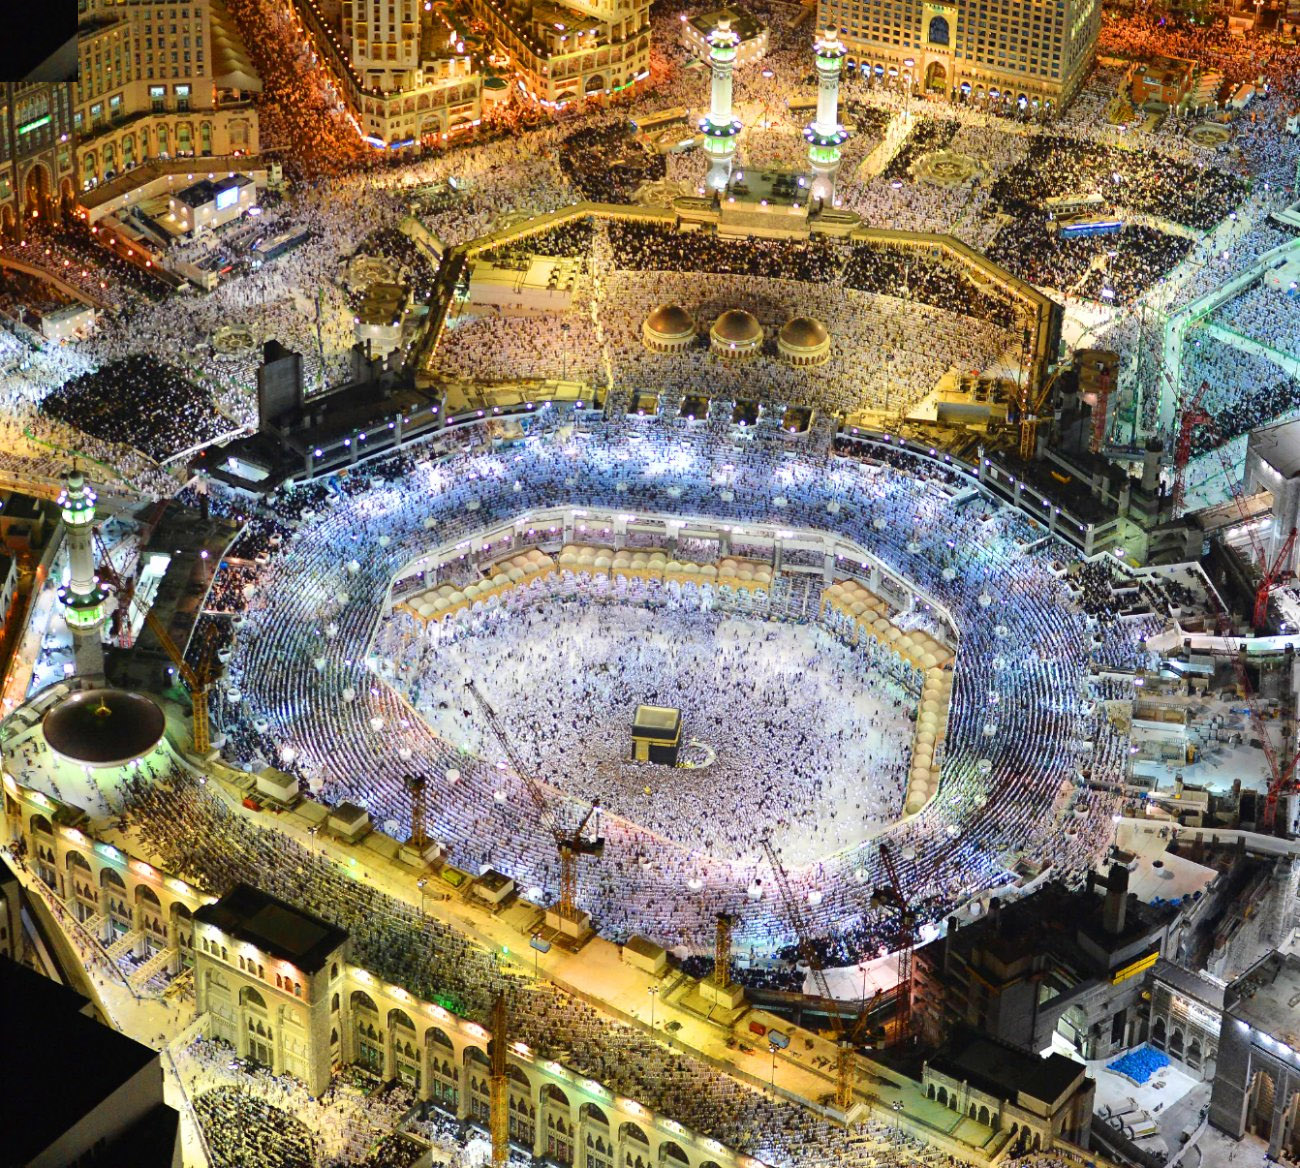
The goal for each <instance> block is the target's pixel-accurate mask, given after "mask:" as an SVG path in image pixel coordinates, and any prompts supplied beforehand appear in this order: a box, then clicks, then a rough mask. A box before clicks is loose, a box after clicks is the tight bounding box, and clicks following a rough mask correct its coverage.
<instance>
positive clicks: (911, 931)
mask: <svg viewBox="0 0 1300 1168" xmlns="http://www.w3.org/2000/svg"><path fill="white" fill-rule="evenodd" d="M880 859H881V861H882V862H883V863H884V865H885V873H886V875H887V876H888V878H889V883H888V884H885V885H883V886H880V887H877V888H876V890H875V891H874V892H873V893H872V896H871V899H872V902H873V903H874V904H876V905H878V906H881V907H884V908H890V909H893V910H894V912H895V913H896V914H897V919H898V998H897V1007H896V1009H895V1012H894V1019H895V1035H896V1037H897V1038H898V1039H899V1040H900V1041H906V1040H907V1038H908V1037H909V1036H910V1035H911V1033H912V955H913V953H914V951H915V948H916V913H915V912H914V911H913V910H912V907H911V905H910V904H909V903H908V901H907V897H906V896H905V895H904V894H903V885H902V882H901V881H900V880H899V878H898V868H897V866H896V865H895V864H894V857H893V855H892V854H891V853H890V850H889V845H888V844H884V843H882V844H881V845H880Z"/></svg>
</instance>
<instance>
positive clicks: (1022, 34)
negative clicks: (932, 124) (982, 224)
mask: <svg viewBox="0 0 1300 1168" xmlns="http://www.w3.org/2000/svg"><path fill="white" fill-rule="evenodd" d="M817 18H818V20H819V21H820V22H821V25H822V27H824V28H835V29H837V30H838V31H839V34H840V36H841V37H842V38H843V40H844V42H845V44H846V45H847V47H848V51H849V54H850V57H851V59H854V61H855V63H856V64H857V65H858V67H859V70H860V71H861V70H868V69H869V70H871V72H872V73H873V74H874V75H875V76H876V77H877V78H878V79H881V80H889V81H892V82H894V83H896V84H899V85H901V86H903V87H905V88H907V89H909V90H912V91H915V92H931V91H933V92H938V93H942V94H944V95H946V96H948V97H950V98H951V99H953V100H967V101H975V102H978V103H980V104H986V103H1001V104H1004V105H1006V104H1018V105H1019V106H1021V107H1022V108H1026V109H1027V108H1029V107H1031V106H1032V107H1034V108H1039V107H1041V106H1044V105H1051V106H1059V105H1064V104H1065V103H1066V102H1068V101H1069V100H1070V99H1071V98H1072V97H1073V96H1074V95H1075V93H1077V92H1078V90H1079V88H1080V86H1081V85H1082V84H1083V81H1084V79H1085V78H1086V77H1087V75H1088V72H1089V70H1090V69H1091V68H1092V63H1093V59H1094V56H1095V53H1096V46H1097V34H1098V32H1099V30H1100V28H1101V3H1100V0H1029V2H1028V3H1025V4H1017V3H1013V2H1011V0H819V3H818V7H817Z"/></svg>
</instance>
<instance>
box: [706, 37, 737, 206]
mask: <svg viewBox="0 0 1300 1168" xmlns="http://www.w3.org/2000/svg"><path fill="white" fill-rule="evenodd" d="M739 44H740V35H739V34H738V33H737V32H736V31H735V30H734V29H733V28H732V27H731V21H730V19H728V18H727V17H725V16H724V17H723V18H722V19H720V20H719V21H718V27H717V28H715V29H714V30H713V31H712V32H711V33H709V69H710V70H711V71H712V73H713V87H712V94H711V97H712V101H711V103H710V106H709V112H708V116H706V117H703V118H701V119H700V133H702V134H703V135H704V153H705V154H706V155H708V158H709V177H708V179H707V181H708V184H709V186H710V187H711V188H712V189H713V190H715V191H720V190H722V189H723V188H724V187H726V185H727V179H728V178H729V177H730V175H731V160H732V159H733V158H734V157H735V156H736V136H737V135H738V134H739V133H740V129H741V126H740V119H739V118H737V117H733V116H732V113H731V71H732V69H734V68H735V66H736V46H737V45H739Z"/></svg>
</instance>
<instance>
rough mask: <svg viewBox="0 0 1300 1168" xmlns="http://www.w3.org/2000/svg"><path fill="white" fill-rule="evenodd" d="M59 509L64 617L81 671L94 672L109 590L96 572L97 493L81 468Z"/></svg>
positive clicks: (98, 664)
mask: <svg viewBox="0 0 1300 1168" xmlns="http://www.w3.org/2000/svg"><path fill="white" fill-rule="evenodd" d="M59 509H60V511H61V513H62V517H63V537H64V542H65V543H66V544H67V548H68V582H67V583H66V584H65V585H64V586H63V587H62V588H60V589H59V600H60V601H61V602H62V604H63V619H64V620H65V621H67V624H68V628H69V629H70V630H71V631H72V634H73V638H74V649H75V651H76V657H77V667H78V672H79V673H82V674H88V675H95V674H98V673H102V672H103V647H102V645H101V644H100V640H99V630H100V629H101V628H102V627H103V625H104V620H105V617H106V613H105V607H104V606H105V601H106V600H107V599H108V593H107V592H106V591H105V590H104V588H103V586H102V585H101V584H100V582H99V577H98V576H96V575H95V553H94V548H93V543H92V540H93V525H94V522H95V492H94V491H93V490H91V488H90V485H89V484H88V483H87V482H86V479H85V476H84V475H83V474H82V473H81V471H79V470H73V471H72V472H71V473H70V474H69V475H68V480H67V486H66V487H64V489H63V493H62V494H61V495H60V496H59Z"/></svg>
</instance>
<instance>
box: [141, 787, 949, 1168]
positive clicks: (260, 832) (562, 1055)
mask: <svg viewBox="0 0 1300 1168" xmlns="http://www.w3.org/2000/svg"><path fill="white" fill-rule="evenodd" d="M123 794H124V802H123V805H122V807H121V831H122V832H123V835H124V838H125V839H127V840H129V841H130V845H131V848H132V851H133V852H135V853H136V854H139V855H141V856H147V857H148V858H149V859H150V861H151V862H154V863H156V864H157V865H158V866H159V867H160V868H163V869H165V870H167V871H169V872H174V873H178V874H181V875H182V876H183V877H184V878H186V879H188V880H190V881H192V882H193V883H194V884H195V885H196V886H197V887H200V888H202V889H204V890H205V891H210V892H212V893H214V894H219V893H221V892H222V891H224V890H225V889H227V888H229V887H231V886H232V885H233V884H234V883H235V882H237V881H241V880H242V881H248V882H255V883H257V884H258V885H259V886H261V887H263V888H264V889H266V890H267V891H269V892H271V893H273V894H275V895H277V896H280V897H282V898H284V899H287V900H289V901H290V902H291V903H293V904H296V905H299V906H301V907H303V908H305V909H307V910H308V911H310V912H313V913H315V914H316V915H318V916H320V917H322V918H323V919H325V920H327V921H330V922H331V923H334V924H336V925H339V926H340V927H342V928H345V929H347V930H348V931H349V932H350V933H351V935H352V939H353V949H352V959H353V961H354V962H355V963H356V964H357V965H359V966H361V967H362V968H365V969H368V970H370V971H371V972H372V973H373V974H375V975H376V976H378V977H381V978H383V979H384V980H385V981H390V982H393V983H395V984H397V985H400V986H402V987H404V988H406V989H407V990H408V991H409V992H410V993H412V994H414V995H415V996H416V997H417V998H423V999H425V1000H433V995H435V994H436V995H437V999H436V1000H438V1001H439V1002H442V1003H444V1004H450V1007H451V1008H452V1009H453V1010H454V1012H456V1013H458V1014H460V1015H461V1016H463V1017H468V1018H471V1019H474V1020H476V1021H479V1022H481V1023H488V1022H489V1021H490V1011H491V1006H492V1003H493V1002H494V1000H495V998H496V996H497V995H498V994H504V995H505V996H506V999H507V1006H508V1016H509V1019H510V1028H511V1033H512V1035H514V1036H515V1038H516V1040H517V1041H522V1042H524V1043H526V1044H527V1045H528V1047H529V1048H530V1049H531V1050H532V1051H533V1052H534V1055H535V1056H536V1057H540V1058H549V1059H554V1060H556V1061H558V1062H560V1063H561V1064H563V1065H564V1066H566V1067H568V1068H570V1069H571V1070H572V1071H573V1072H575V1073H577V1074H579V1075H582V1076H585V1077H588V1078H592V1079H595V1080H596V1081H598V1082H601V1083H602V1084H604V1085H605V1086H606V1087H607V1088H608V1089H609V1090H611V1091H613V1092H614V1093H616V1094H618V1095H621V1096H626V1097H630V1098H634V1099H637V1100H639V1101H640V1102H642V1103H643V1104H644V1105H645V1106H647V1107H650V1108H651V1109H653V1110H654V1111H656V1112H658V1113H659V1114H662V1115H668V1116H672V1117H673V1118H674V1119H676V1120H677V1121H678V1122H680V1123H683V1124H685V1125H686V1126H687V1127H688V1128H690V1129H691V1130H692V1131H694V1132H695V1133H697V1134H698V1135H700V1136H709V1137H712V1138H714V1139H717V1140H719V1141H721V1142H723V1143H725V1144H727V1145H728V1146H730V1147H732V1148H735V1149H737V1150H740V1151H746V1152H749V1153H751V1154H754V1155H761V1156H762V1158H763V1161H764V1163H767V1164H770V1165H773V1166H774V1168H796V1166H800V1168H802V1166H805V1165H807V1166H811V1168H815V1166H817V1165H828V1166H829V1165H831V1164H840V1163H847V1164H851V1165H862V1166H863V1168H870V1166H873V1165H879V1166H881V1168H884V1166H893V1165H898V1166H900V1168H902V1166H904V1165H907V1166H910V1165H913V1164H917V1165H921V1164H926V1165H947V1164H950V1163H951V1164H957V1163H960V1161H950V1160H949V1159H948V1158H947V1156H946V1155H943V1156H940V1158H938V1159H935V1158H933V1157H934V1156H935V1155H936V1153H934V1152H933V1151H931V1150H929V1149H926V1148H924V1147H923V1145H922V1144H921V1142H920V1141H918V1140H916V1139H915V1138H914V1137H911V1136H910V1135H908V1134H907V1133H897V1134H896V1133H894V1132H893V1131H892V1130H889V1129H888V1125H886V1124H884V1123H882V1122H881V1121H879V1120H870V1121H868V1122H867V1123H865V1124H862V1125H858V1126H856V1127H855V1128H853V1129H850V1130H849V1131H847V1132H846V1130H845V1129H844V1128H843V1127H841V1126H840V1125H839V1124H837V1123H835V1122H833V1121H830V1120H827V1119H824V1118H822V1117H821V1116H820V1115H819V1114H817V1113H815V1112H813V1111H811V1110H809V1109H807V1108H805V1107H803V1106H801V1105H798V1104H794V1103H789V1102H786V1101H784V1100H782V1099H780V1098H773V1097H772V1096H771V1095H770V1094H768V1093H767V1092H763V1091H761V1090H758V1089H755V1088H753V1087H750V1086H747V1085H745V1084H743V1083H741V1082H739V1081H738V1080H736V1079H734V1078H732V1077H731V1076H729V1075H727V1074H725V1073H724V1072H722V1071H720V1070H715V1069H714V1068H713V1067H711V1066H710V1065H708V1064H706V1063H703V1062H700V1061H697V1060H695V1059H694V1058H692V1057H690V1056H689V1055H688V1054H686V1053H683V1052H682V1051H680V1050H678V1049H673V1048H671V1047H670V1046H668V1045H665V1044H664V1043H663V1042H662V1041H656V1040H655V1039H652V1038H651V1037H650V1036H649V1035H647V1034H646V1033H644V1032H643V1031H642V1030H641V1029H640V1028H637V1027H634V1026H630V1025H627V1024H624V1023H622V1022H617V1021H613V1020H611V1019H610V1018H608V1017H607V1016H606V1015H603V1014H601V1013H600V1012H598V1011H597V1010H595V1009H593V1008H591V1007H590V1006H588V1005H587V1004H586V1003H585V1002H582V1001H580V1000H578V999H575V998H573V997H572V996H571V995H569V994H566V993H565V992H564V991H562V990H560V989H559V988H557V987H555V986H553V985H551V984H550V983H547V982H541V983H537V982H534V981H533V979H532V978H531V976H525V975H521V974H519V973H515V972H512V971H510V970H508V969H503V968H502V967H501V965H500V962H499V959H498V955H497V954H496V953H494V952H491V951H489V950H486V949H483V948H480V947H478V946H476V945H473V944H471V943H469V942H468V941H466V940H465V939H464V938H463V937H462V936H461V934H460V933H459V932H456V931H454V930H452V929H451V928H449V927H447V926H445V925H443V924H441V923H440V922H438V921H437V920H436V919H434V918H432V917H430V916H427V915H425V914H423V913H422V912H420V910H419V908H418V907H417V906H413V905H411V904H409V903H407V902H406V901H404V900H399V899H397V898H396V897H394V896H391V895H389V894H386V893H384V892H382V891H379V890H378V888H377V887H376V886H375V885H374V884H372V883H370V882H368V881H367V879H366V878H365V877H366V874H365V873H364V871H363V872H362V876H361V879H357V878H356V877H355V876H352V875H347V874H345V873H344V871H343V869H341V868H340V867H338V866H336V865H335V864H333V863H332V862H330V861H329V860H328V859H326V858H325V857H323V856H322V855H320V854H319V853H317V852H315V851H313V850H309V849H307V848H305V847H303V846H301V845H299V844H298V843H296V842H295V841H293V840H291V839H289V838H287V837H282V836H280V835H279V834H278V833H277V832H275V831H273V830H266V829H264V828H258V827H256V826H254V824H252V823H251V822H250V821H249V820H247V819H246V818H245V817H243V816H241V815H239V814H237V813H236V812H235V811H234V810H233V809H232V808H231V807H230V806H229V805H228V804H227V803H226V802H225V800H224V798H223V797H222V796H220V795H218V794H217V793H216V792H215V791H214V790H213V789H211V788H210V787H207V786H204V785H201V784H200V783H199V782H198V781H197V780H196V779H195V778H194V776H193V775H191V774H190V773H189V772H188V771H187V770H185V769H184V768H182V767H180V766H178V765H174V766H172V767H171V769H170V770H169V771H168V772H166V773H164V774H161V775H159V776H158V778H157V779H155V780H153V781H150V780H147V779H144V778H142V777H133V778H131V779H130V780H128V782H127V783H126V784H125V786H124V790H123ZM178 1063H179V1069H180V1071H181V1074H182V1078H183V1081H184V1082H185V1083H186V1085H187V1089H188V1090H189V1091H190V1092H191V1093H192V1094H193V1095H194V1097H195V1105H196V1107H197V1109H198V1111H199V1114H200V1117H201V1119H203V1120H204V1121H205V1132H206V1134H207V1136H208V1139H209V1142H210V1144H211V1145H212V1146H213V1150H214V1152H216V1153H217V1159H216V1162H217V1163H225V1164H231V1165H232V1166H233V1165H239V1166H240V1168H258V1166H260V1165H263V1164H266V1165H279V1164H281V1163H287V1164H289V1165H291V1166H292V1165H293V1163H294V1162H292V1161H280V1160H277V1159H275V1158H273V1157H274V1149H275V1133H282V1134H283V1135H284V1136H285V1137H286V1139H288V1140H289V1146H291V1147H293V1148H294V1149H296V1152H297V1154H301V1155H303V1156H308V1157H314V1158H310V1159H308V1160H306V1161H305V1162H308V1163H325V1164H345V1163H347V1164H353V1163H358V1162H360V1159H359V1157H357V1156H356V1153H357V1152H358V1151H359V1147H358V1145H360V1144H364V1141H365V1139H366V1138H368V1137H369V1138H377V1137H378V1136H379V1133H381V1132H382V1131H383V1129H384V1128H385V1127H386V1126H388V1124H389V1123H393V1124H395V1123H396V1122H397V1121H398V1120H399V1119H400V1118H401V1117H402V1104H403V1102H404V1101H405V1095H404V1094H403V1092H402V1089H401V1088H397V1089H390V1091H389V1092H388V1093H387V1094H386V1095H385V1096H383V1097H381V1098H379V1099H377V1100H376V1109H375V1112H374V1113H370V1112H369V1108H368V1103H369V1099H370V1098H371V1097H367V1099H366V1100H365V1101H362V1100H360V1099H358V1100H356V1101H355V1103H349V1102H348V1100H347V1098H346V1095H347V1079H346V1077H345V1078H344V1079H342V1080H336V1083H335V1086H334V1087H333V1088H331V1091H330V1092H329V1093H327V1095H326V1096H324V1097H322V1098H320V1099H312V1098H310V1097H309V1096H307V1094H306V1092H305V1091H304V1090H303V1088H302V1086H301V1085H300V1084H297V1083H295V1082H293V1081H292V1080H291V1079H289V1078H287V1077H277V1076H274V1075H271V1074H269V1073H268V1072H267V1071H266V1070H265V1069H262V1068H257V1067H250V1066H247V1065H238V1066H237V1065H232V1064H233V1063H234V1059H233V1053H232V1052H231V1051H229V1049H228V1048H225V1047H223V1046H221V1044H219V1043H216V1042H199V1043H196V1044H194V1045H193V1046H191V1047H189V1048H188V1049H186V1050H185V1051H183V1052H182V1053H181V1055H180V1056H179V1058H178ZM362 1116H364V1125H363V1126H362V1127H361V1129H360V1130H359V1131H356V1130H353V1125H354V1124H356V1123H358V1118H359V1117H362ZM295 1117H298V1118H295ZM304 1120H305V1121H307V1122H303V1121H304ZM241 1121H246V1129H247V1134H246V1136H241V1134H240V1128H241ZM411 1126H412V1128H413V1129H414V1130H419V1131H420V1132H421V1134H424V1135H425V1137H426V1138H429V1136H430V1135H431V1134H434V1133H437V1134H438V1135H439V1136H440V1138H443V1139H445V1136H446V1132H447V1127H446V1125H439V1124H437V1123H423V1124H420V1123H417V1124H413V1125H411ZM430 1129H433V1131H430ZM887 1130H888V1131H889V1135H890V1139H889V1141H887V1143H888V1144H892V1145H893V1149H892V1151H891V1150H890V1148H889V1147H888V1146H887V1144H886V1143H882V1139H881V1137H883V1136H884V1135H885V1133H886V1131H887ZM214 1137H215V1138H214ZM313 1148H314V1149H315V1150H314V1151H313ZM241 1155H242V1156H243V1157H244V1159H242V1160H241V1159H239V1157H240V1156H241ZM368 1162H371V1163H385V1161H383V1160H382V1159H381V1160H379V1161H375V1160H370V1161H368Z"/></svg>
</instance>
